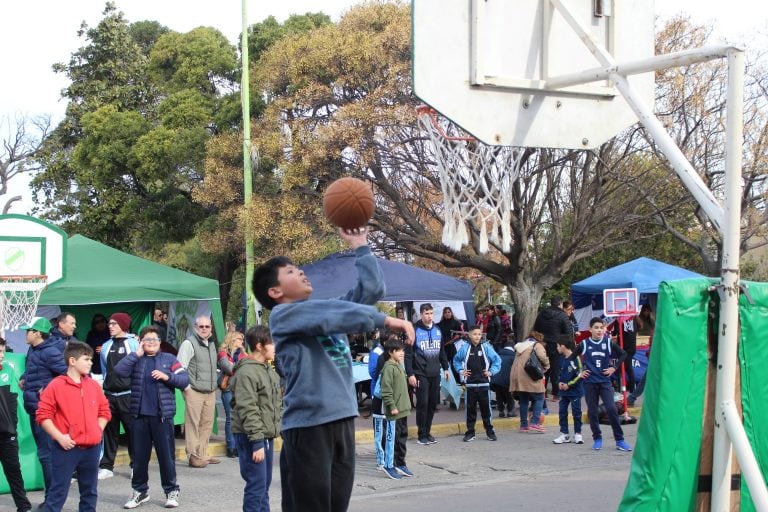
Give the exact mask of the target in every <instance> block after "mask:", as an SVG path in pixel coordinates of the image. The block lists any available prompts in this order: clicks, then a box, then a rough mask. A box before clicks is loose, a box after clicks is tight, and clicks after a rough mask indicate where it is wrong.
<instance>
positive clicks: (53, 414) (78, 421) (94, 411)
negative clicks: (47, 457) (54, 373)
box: [35, 375, 112, 448]
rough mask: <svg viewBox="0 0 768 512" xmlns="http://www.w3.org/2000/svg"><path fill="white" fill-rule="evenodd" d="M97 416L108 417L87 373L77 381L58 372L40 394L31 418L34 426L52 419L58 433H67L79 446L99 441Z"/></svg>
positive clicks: (101, 395) (106, 406) (106, 405)
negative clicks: (35, 412)
mask: <svg viewBox="0 0 768 512" xmlns="http://www.w3.org/2000/svg"><path fill="white" fill-rule="evenodd" d="M99 418H104V419H105V420H107V421H109V420H110V419H111V418H112V413H111V412H110V409H109V402H107V397H105V396H104V393H102V392H101V386H99V385H98V384H97V383H96V381H95V380H93V379H92V378H90V377H89V376H87V375H83V376H82V377H81V379H80V382H75V381H74V380H72V377H70V376H68V375H60V376H58V377H56V378H55V379H53V380H52V381H51V383H50V384H49V385H48V386H47V387H46V388H45V391H43V394H42V395H41V396H40V404H39V405H38V408H37V414H36V416H35V421H36V422H37V424H38V425H42V423H43V422H44V421H45V420H51V421H53V424H54V425H56V428H57V429H59V431H60V432H61V433H62V434H69V437H71V438H72V440H73V441H74V442H75V443H77V445H78V446H79V447H81V448H84V447H91V446H94V445H97V444H99V443H101V427H100V426H99V421H98V420H99Z"/></svg>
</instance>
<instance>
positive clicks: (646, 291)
mask: <svg viewBox="0 0 768 512" xmlns="http://www.w3.org/2000/svg"><path fill="white" fill-rule="evenodd" d="M690 277H703V276H702V275H701V274H698V273H696V272H692V271H690V270H686V269H684V268H680V267H676V266H674V265H670V264H668V263H664V262H661V261H657V260H654V259H651V258H637V259H635V260H632V261H628V262H627V263H622V264H621V265H617V266H615V267H612V268H609V269H607V270H604V271H602V272H600V273H598V274H595V275H593V276H591V277H588V278H586V279H584V280H582V281H579V282H578V283H574V284H573V285H571V299H572V301H573V305H574V307H575V309H576V310H577V318H578V320H579V325H582V321H581V320H582V318H586V321H587V322H588V321H589V317H590V316H592V315H594V314H597V313H600V312H602V310H603V290H605V289H606V288H637V293H638V295H639V302H640V304H646V303H650V304H651V306H652V307H654V306H655V299H656V295H657V294H658V292H659V283H661V282H662V281H674V280H676V279H686V278H690ZM654 309H655V307H654ZM578 312H581V314H579V313H578Z"/></svg>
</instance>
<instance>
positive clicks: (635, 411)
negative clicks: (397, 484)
mask: <svg viewBox="0 0 768 512" xmlns="http://www.w3.org/2000/svg"><path fill="white" fill-rule="evenodd" d="M494 412H495V411H494ZM641 413H642V408H640V407H630V408H629V414H630V415H631V416H634V417H636V418H638V419H639V418H640V415H641ZM582 421H583V422H584V424H585V425H589V419H588V418H587V415H586V413H585V414H584V416H583V418H582ZM478 423H479V425H480V428H481V429H482V421H481V420H480V418H478ZM559 424H560V423H559V418H558V415H557V413H553V412H550V413H549V414H547V415H546V416H544V425H545V426H547V427H558V426H559ZM493 427H494V429H496V430H497V431H507V430H517V429H519V428H520V418H493ZM465 430H466V425H465V424H464V422H461V423H456V422H450V423H434V424H433V425H432V435H433V436H434V437H450V436H456V435H459V436H460V435H463V434H464V432H465ZM552 433H553V434H555V433H556V431H555V430H553V431H552ZM416 436H417V428H416V426H415V425H411V426H410V427H408V439H412V440H415V439H416ZM372 442H373V429H359V430H357V431H356V432H355V443H356V444H367V443H372ZM282 447H283V440H282V439H275V451H280V449H281V448H282ZM226 455H227V446H226V443H225V442H224V441H211V442H210V444H209V445H208V456H210V457H226ZM155 459H156V458H155V454H154V453H152V459H151V460H155ZM176 460H177V461H179V462H182V463H184V462H186V460H187V454H186V450H185V448H184V440H183V439H181V440H177V446H176ZM128 462H129V461H128V451H127V450H126V449H124V448H122V447H121V449H120V450H119V451H118V453H117V456H116V457H115V466H127V465H128Z"/></svg>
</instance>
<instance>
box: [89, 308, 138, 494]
mask: <svg viewBox="0 0 768 512" xmlns="http://www.w3.org/2000/svg"><path fill="white" fill-rule="evenodd" d="M107 329H108V330H109V335H110V336H111V337H110V338H109V339H108V340H107V341H105V342H104V345H103V346H102V347H101V353H100V354H99V359H101V370H102V375H103V377H104V383H103V385H102V387H103V389H104V394H105V395H106V397H107V401H108V402H109V409H110V411H111V412H112V419H110V420H109V423H107V427H106V428H105V429H104V455H103V456H102V457H101V462H100V463H99V480H104V479H105V478H112V477H113V476H114V469H115V456H116V455H117V446H118V441H119V439H120V423H122V424H123V428H124V429H125V434H126V436H127V437H128V458H129V459H130V461H131V467H132V466H133V447H132V446H131V422H132V421H133V420H132V419H131V378H130V377H122V376H120V375H118V374H117V373H116V372H115V371H114V370H115V366H117V363H119V362H120V361H122V360H123V359H125V357H126V356H127V355H128V354H130V353H131V352H136V350H137V349H138V348H139V342H138V340H137V339H136V337H135V336H134V335H133V334H128V331H129V330H130V329H131V316H130V315H129V314H128V313H115V314H113V315H112V316H110V317H109V321H108V322H107Z"/></svg>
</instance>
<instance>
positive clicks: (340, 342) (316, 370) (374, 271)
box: [253, 228, 413, 512]
mask: <svg viewBox="0 0 768 512" xmlns="http://www.w3.org/2000/svg"><path fill="white" fill-rule="evenodd" d="M339 234H340V236H341V237H342V238H343V239H344V240H345V241H346V242H347V243H348V244H349V246H350V247H351V248H352V250H353V251H354V252H355V256H356V262H355V267H356V268H357V272H358V280H357V283H356V284H355V287H354V288H353V289H351V290H350V291H349V292H347V294H346V295H344V296H343V297H341V298H339V299H331V300H308V299H309V297H310V295H311V294H312V284H311V283H310V281H309V279H307V277H306V276H305V275H304V272H303V271H302V270H301V269H299V268H298V267H296V266H295V265H294V264H293V262H291V260H290V259H288V258H286V257H284V256H278V257H276V258H272V259H270V260H269V261H267V262H266V263H264V264H262V265H261V266H259V268H257V269H256V271H255V272H254V276H253V292H254V295H256V298H257V299H258V300H259V303H261V305H262V306H263V307H265V308H266V309H269V310H272V314H271V315H270V318H269V324H270V331H271V333H272V339H273V340H274V343H275V357H276V363H277V367H278V368H280V370H281V372H282V374H283V383H284V387H285V394H284V395H283V418H282V429H283V430H282V437H283V448H282V450H281V451H280V478H281V484H282V485H281V488H282V507H283V510H284V511H297V512H299V511H301V512H305V511H308V510H328V509H330V510H347V508H348V506H349V498H350V495H351V494H352V486H353V483H354V477H355V424H354V419H355V417H356V416H357V397H356V394H355V385H354V379H353V376H352V358H351V356H350V349H349V343H348V341H347V338H346V334H344V333H348V332H369V331H372V330H374V329H375V328H379V329H381V328H387V329H393V330H397V331H405V332H406V335H407V338H408V341H409V342H411V343H412V342H413V327H412V326H411V324H410V323H408V322H406V321H405V320H400V319H397V318H392V317H388V316H387V315H385V314H384V313H382V312H380V311H379V310H378V309H376V307H374V306H373V304H374V303H376V301H378V300H379V299H380V298H381V297H382V296H383V295H384V281H383V275H382V272H381V268H380V267H379V264H378V261H377V260H376V258H375V257H374V256H373V254H372V253H371V250H370V248H369V247H368V245H367V236H366V235H367V230H366V228H356V229H352V230H340V231H339Z"/></svg>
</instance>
